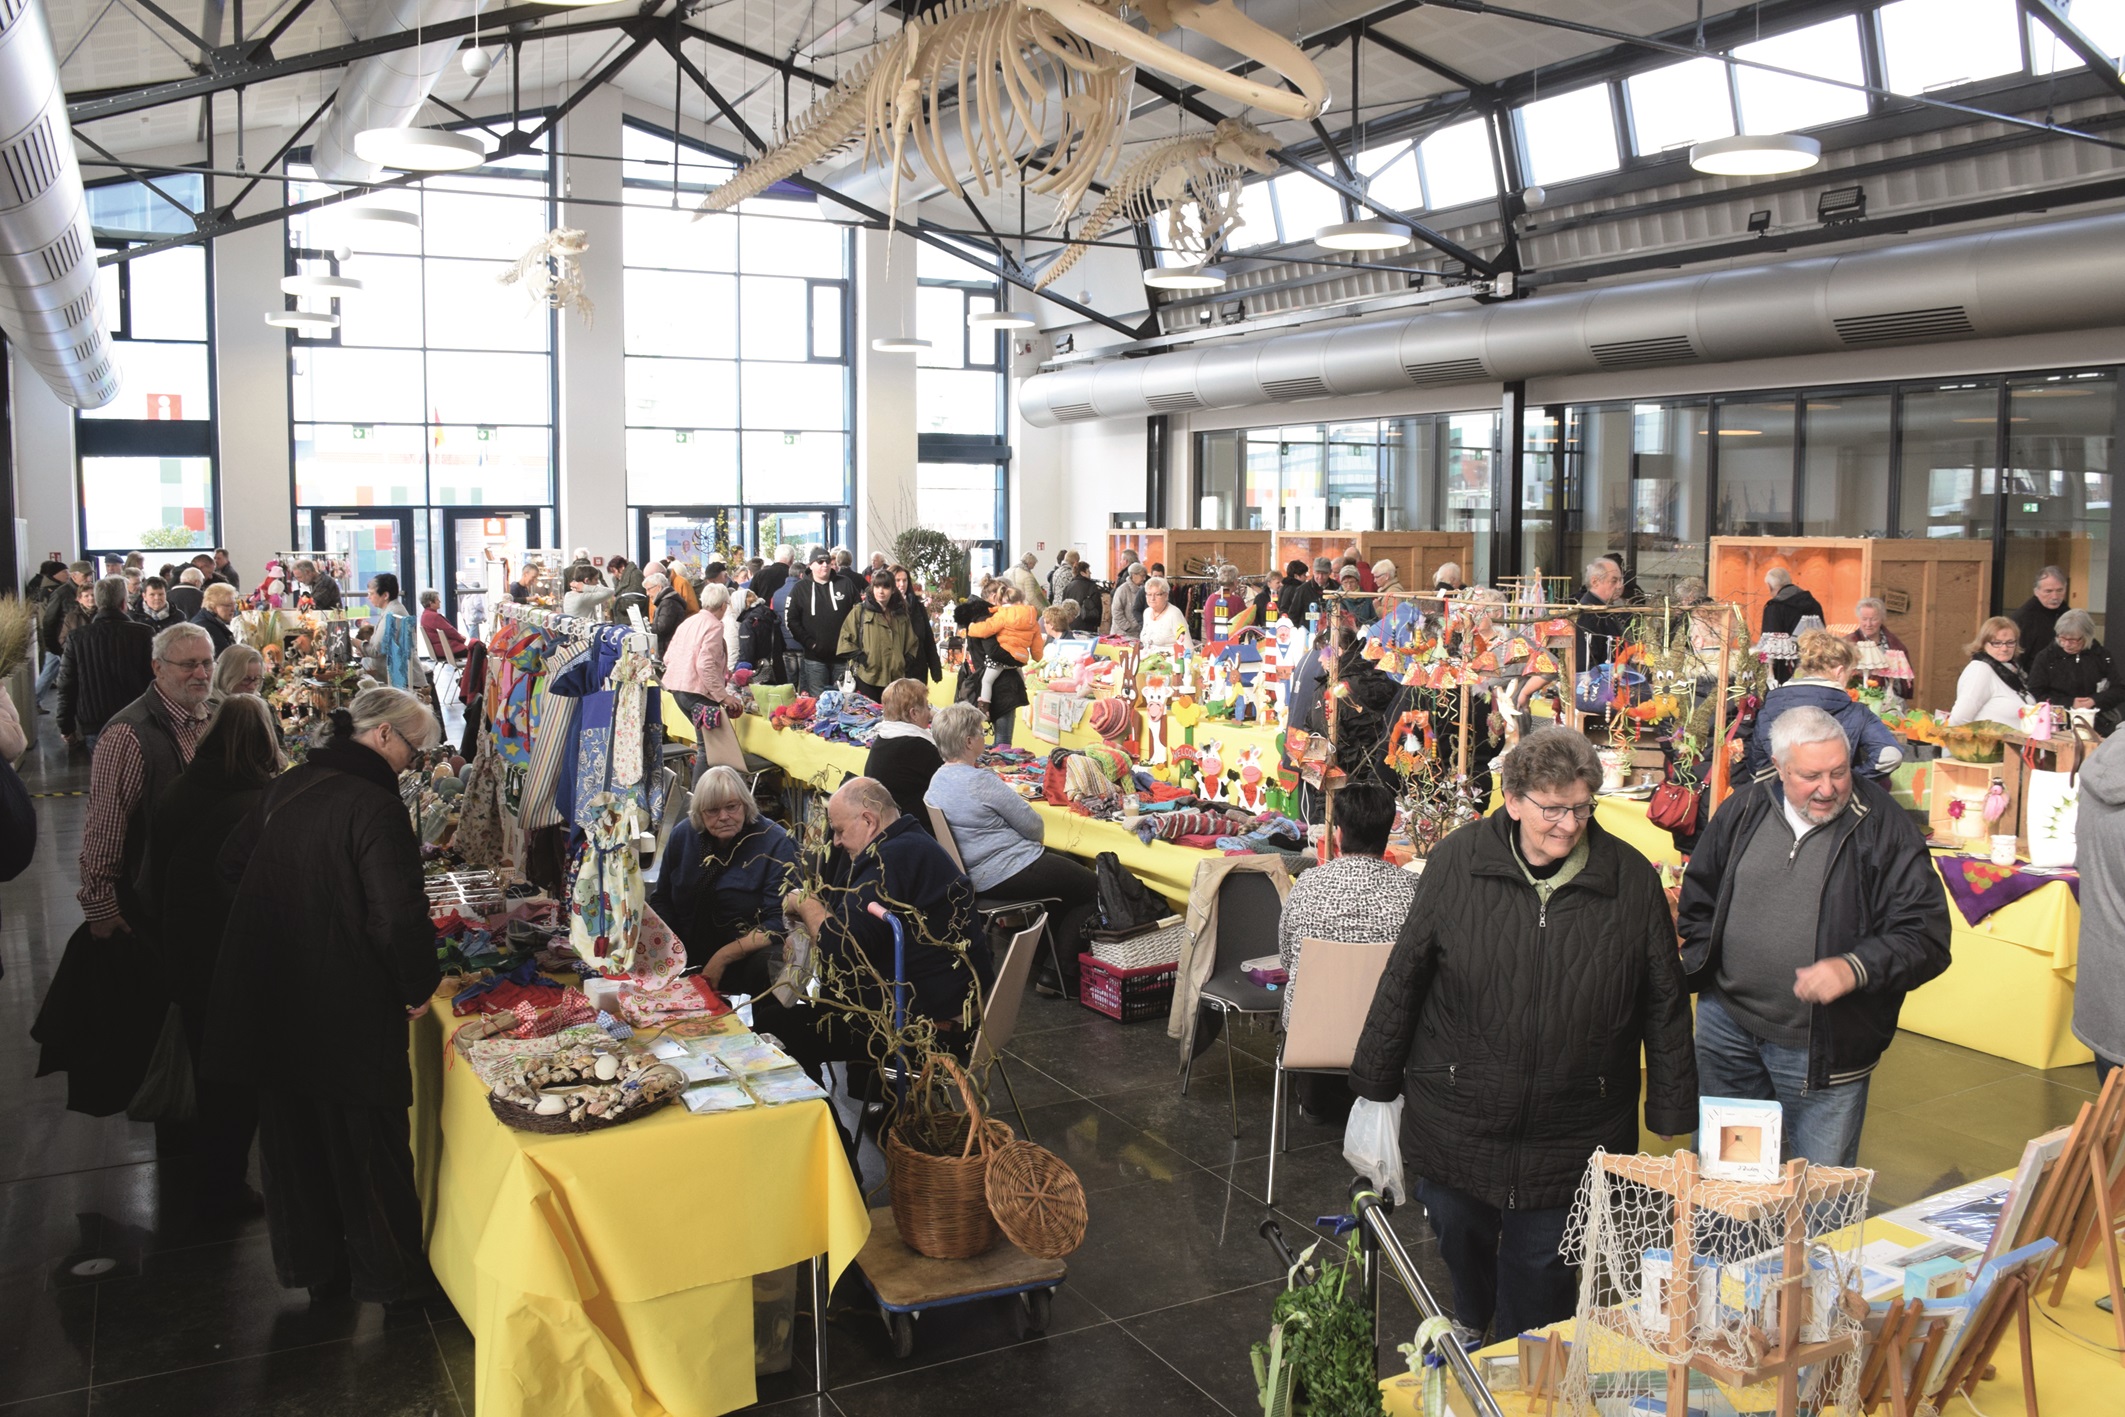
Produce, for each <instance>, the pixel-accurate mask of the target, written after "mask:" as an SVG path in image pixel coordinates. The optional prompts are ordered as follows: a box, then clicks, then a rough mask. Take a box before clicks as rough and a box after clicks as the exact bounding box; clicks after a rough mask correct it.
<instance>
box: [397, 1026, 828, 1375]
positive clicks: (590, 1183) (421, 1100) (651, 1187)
mask: <svg viewBox="0 0 2125 1417" xmlns="http://www.w3.org/2000/svg"><path fill="white" fill-rule="evenodd" d="M463 1022H465V1020H462V1019H457V1018H454V1017H451V1016H450V1013H449V1004H448V996H447V993H446V994H444V995H443V996H440V997H438V999H437V1000H436V1002H435V1005H434V1007H433V1008H431V1009H430V1011H429V1013H428V1014H427V1015H426V1016H425V1017H423V1018H422V1019H420V1020H419V1021H418V1022H416V1023H415V1025H414V1027H413V1029H412V1043H411V1052H412V1061H413V1070H414V1107H413V1149H414V1161H415V1171H416V1175H417V1176H418V1177H419V1179H420V1181H421V1183H422V1188H423V1194H424V1200H425V1201H426V1203H427V1217H428V1225H429V1242H428V1257H429V1261H430V1263H431V1264H432V1265H433V1266H434V1269H435V1275H436V1278H437V1279H438V1280H439V1281H440V1282H441V1283H442V1286H443V1289H444V1291H445V1292H446V1293H447V1294H448V1295H449V1296H450V1301H451V1303H452V1304H454V1305H455V1306H456V1308H457V1311H458V1314H459V1316H460V1317H462V1318H463V1319H464V1321H465V1324H466V1326H467V1327H468V1328H470V1329H471V1330H472V1335H473V1341H474V1345H475V1350H474V1351H475V1358H474V1363H475V1373H476V1378H475V1383H476V1386H475V1397H476V1401H477V1411H478V1412H479V1414H480V1417H520V1414H521V1417H549V1414H555V1413H567V1414H569V1417H606V1414H610V1417H654V1414H663V1413H671V1414H674V1417H712V1414H715V1413H721V1412H729V1411H731V1410H733V1409H735V1408H739V1407H744V1406H746V1405H748V1404H749V1403H751V1402H752V1401H753V1400H754V1389H753V1286H752V1277H753V1276H754V1275H758V1274H767V1273H771V1272H774V1271H777V1270H781V1269H786V1268H788V1267H789V1266H791V1265H794V1264H799V1263H802V1262H804V1261H806V1260H808V1259H811V1258H813V1257H815V1256H820V1255H824V1256H825V1257H826V1263H827V1271H828V1276H829V1283H831V1279H832V1277H833V1276H838V1275H839V1274H840V1272H841V1271H842V1269H843V1268H844V1267H845V1266H847V1265H848V1263H849V1262H850V1261H851V1260H853V1259H854V1258H855V1257H856V1255H857V1253H858V1252H859V1251H860V1250H861V1249H862V1248H863V1243H864V1240H865V1239H866V1238H867V1237H868V1235H869V1233H870V1222H869V1218H868V1216H867V1214H866V1211H865V1207H864V1203H863V1196H862V1193H861V1191H860V1190H859V1189H858V1187H857V1184H856V1179H855V1177H854V1176H853V1175H852V1174H851V1173H850V1171H849V1166H848V1161H847V1158H846V1155H845V1154H844V1152H843V1150H842V1145H841V1139H840V1136H839V1134H838V1133H837V1132H836V1130H835V1127H834V1123H833V1119H832V1117H831V1115H830V1114H829V1113H828V1111H827V1107H826V1104H824V1103H820V1102H803V1103H794V1104H790V1105H787V1106H781V1107H757V1108H753V1109H750V1110H747V1111H743V1112H727V1113H721V1114H717V1115H713V1116H697V1115H695V1114H693V1113H691V1112H689V1111H687V1110H686V1108H685V1107H684V1106H683V1105H682V1104H680V1103H676V1102H674V1103H672V1104H669V1105H667V1106H666V1107H664V1108H663V1109H662V1110H660V1111H658V1112H657V1113H656V1114H655V1115H653V1116H649V1117H644V1118H642V1119H641V1120H640V1121H636V1122H630V1123H627V1124H625V1125H623V1126H619V1127H614V1128H612V1129H610V1130H608V1131H603V1132H596V1133H592V1134H588V1135H577V1136H542V1135H538V1134H535V1133H532V1132H523V1131H517V1130H515V1129H513V1128H510V1127H508V1126H505V1125H503V1123H501V1122H500V1121H498V1120H497V1119H496V1118H495V1116H494V1114H493V1113H492V1112H491V1111H489V1110H488V1105H487V1088H486V1086H485V1085H484V1084H483V1083H482V1082H481V1081H480V1079H479V1078H478V1076H477V1075H475V1073H474V1072H473V1070H472V1068H471V1067H470V1066H468V1065H466V1064H465V1062H464V1061H463V1059H461V1058H460V1057H459V1056H458V1055H457V1052H456V1050H455V1049H453V1048H452V1047H450V1044H449V1038H450V1035H451V1034H452V1033H454V1032H456V1030H457V1027H458V1026H459V1025H460V1024H461V1023H463Z"/></svg>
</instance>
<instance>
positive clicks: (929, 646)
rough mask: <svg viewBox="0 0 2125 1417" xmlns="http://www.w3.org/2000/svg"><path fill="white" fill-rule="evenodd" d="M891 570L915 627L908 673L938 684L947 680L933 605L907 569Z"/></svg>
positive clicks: (897, 568) (894, 582)
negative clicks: (913, 657) (913, 644)
mask: <svg viewBox="0 0 2125 1417" xmlns="http://www.w3.org/2000/svg"><path fill="white" fill-rule="evenodd" d="M891 570H892V572H893V585H894V587H895V588H896V589H898V590H899V592H900V598H901V599H902V600H904V601H906V602H907V603H908V618H909V619H910V620H912V621H913V622H914V625H915V662H914V663H913V664H911V665H909V666H908V673H909V674H910V675H911V676H912V677H914V678H917V679H921V680H923V681H925V682H927V683H931V684H935V683H937V682H938V681H939V680H941V679H943V678H944V660H943V659H942V658H941V657H940V656H939V655H938V653H937V626H936V625H934V624H932V623H931V620H930V603H929V602H928V601H927V600H925V599H923V596H922V589H921V587H919V586H917V585H916V584H915V579H914V577H912V576H910V575H909V574H908V568H907V567H905V566H894V567H891Z"/></svg>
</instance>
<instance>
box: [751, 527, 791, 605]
mask: <svg viewBox="0 0 2125 1417" xmlns="http://www.w3.org/2000/svg"><path fill="white" fill-rule="evenodd" d="M796 560H797V548H796V547H794V546H792V545H790V544H789V543H788V542H786V541H785V542H783V543H782V544H781V545H780V546H777V547H776V548H775V554H774V555H772V556H770V557H769V558H768V561H767V564H766V565H765V566H762V567H761V568H760V569H759V570H758V571H757V572H755V573H754V575H753V579H752V583H751V584H750V585H748V586H747V587H746V589H747V590H750V591H751V592H752V593H753V594H754V595H756V596H758V597H759V598H760V599H762V600H773V599H774V598H775V592H776V591H778V590H780V589H782V586H783V583H784V582H786V581H787V580H789V575H790V567H791V566H792V565H794V564H796Z"/></svg>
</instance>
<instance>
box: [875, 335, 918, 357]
mask: <svg viewBox="0 0 2125 1417" xmlns="http://www.w3.org/2000/svg"><path fill="white" fill-rule="evenodd" d="M929 347H930V342H929V341H928V340H926V339H915V338H913V337H912V336H909V335H889V336H887V337H885V338H883V339H874V340H872V341H871V348H872V349H875V350H877V351H878V352H879V353H880V354H920V353H922V352H923V351H924V350H926V349H928V348H929Z"/></svg>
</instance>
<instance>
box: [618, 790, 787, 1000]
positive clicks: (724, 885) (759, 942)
mask: <svg viewBox="0 0 2125 1417" xmlns="http://www.w3.org/2000/svg"><path fill="white" fill-rule="evenodd" d="M796 884H797V843H796V842H795V840H793V839H792V838H791V836H790V834H789V833H788V832H786V831H784V830H783V829H782V827H781V826H780V825H779V824H777V823H775V822H772V821H769V820H768V819H767V818H766V817H763V816H761V815H760V804H759V803H758V802H756V801H754V800H753V794H752V790H751V789H750V788H748V787H747V786H746V785H745V778H744V776H743V775H742V774H740V773H739V772H738V771H737V770H736V769H735V768H729V767H722V766H718V767H712V768H710V769H709V770H708V771H707V772H704V773H703V774H701V780H700V781H699V782H698V783H696V784H694V795H693V802H692V805H691V806H689V807H688V808H687V812H686V819H685V820H684V821H682V822H680V823H679V824H678V825H677V826H675V827H673V828H672V830H671V838H670V840H668V841H666V842H665V844H664V858H663V864H662V866H660V867H659V868H658V871H657V884H656V888H655V889H654V890H652V891H651V892H650V895H649V903H650V906H651V907H652V908H653V909H655V911H656V912H657V914H658V915H659V916H660V917H662V919H663V921H664V923H665V924H667V925H669V926H671V929H672V933H673V934H675V935H677V936H678V937H679V939H680V942H681V943H683V944H684V945H685V946H686V958H687V960H688V962H689V964H688V967H689V968H697V969H699V970H700V971H701V973H702V974H703V975H704V976H706V978H707V979H708V982H709V983H710V984H712V985H714V986H715V987H716V988H718V989H720V990H722V991H723V992H724V993H726V994H755V995H757V994H761V993H765V992H766V990H767V986H768V985H769V984H770V983H772V982H773V981H772V980H770V979H768V977H767V955H766V953H765V951H766V949H767V947H768V946H769V945H771V944H773V943H774V942H775V941H776V940H778V939H780V938H781V936H782V928H783V926H782V897H783V896H784V895H786V894H788V893H789V892H790V891H791V890H794V889H795V888H796Z"/></svg>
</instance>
